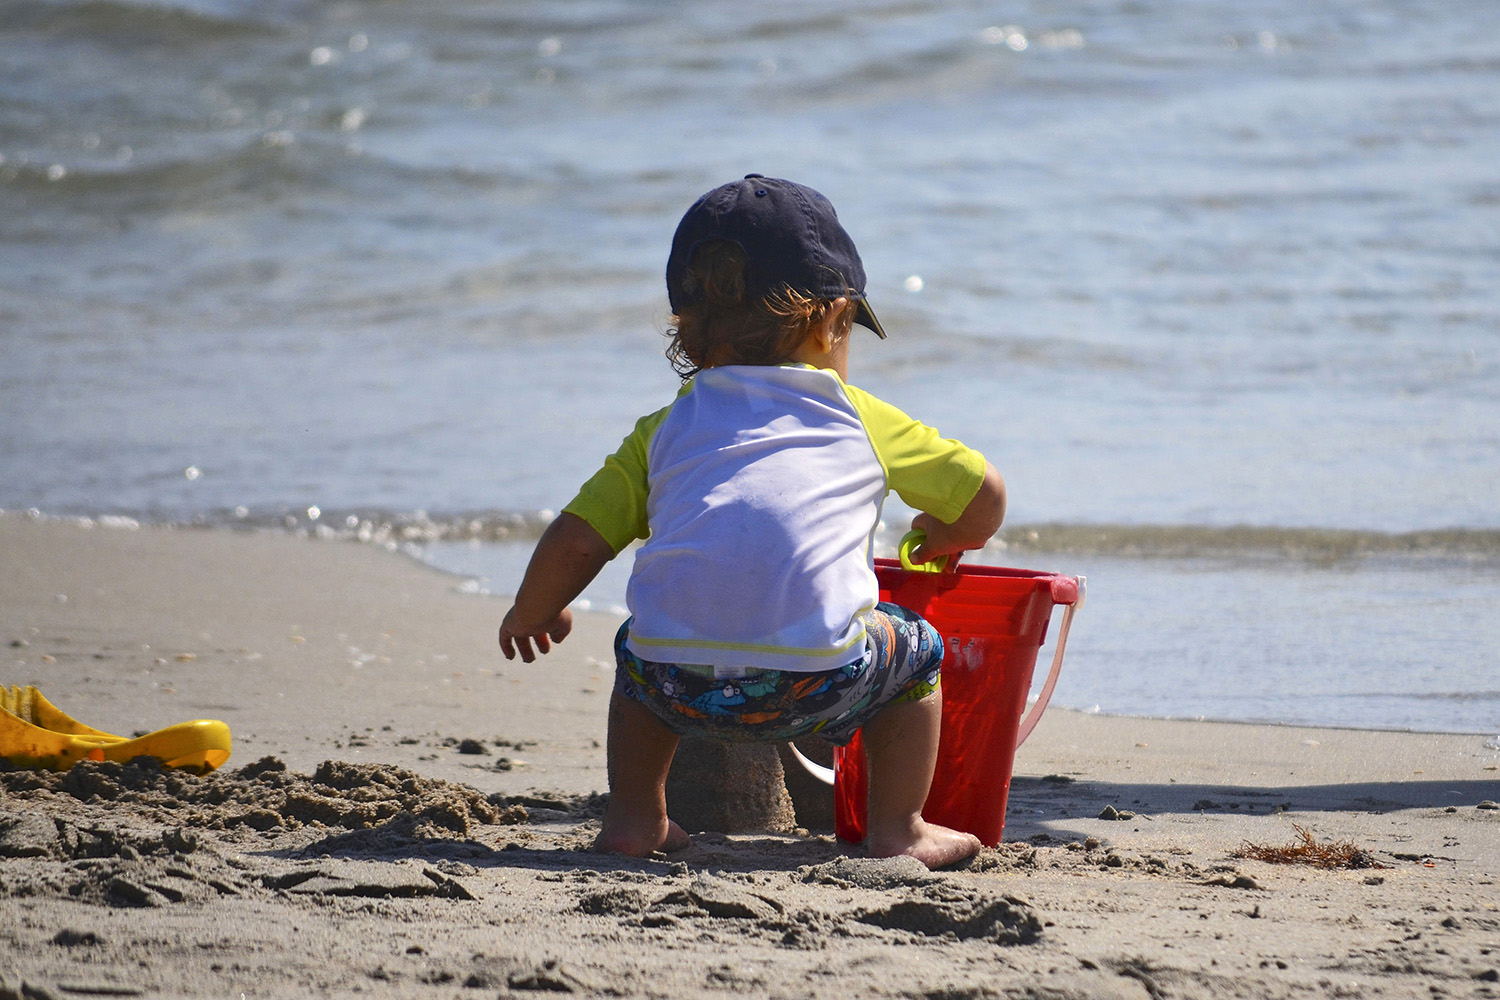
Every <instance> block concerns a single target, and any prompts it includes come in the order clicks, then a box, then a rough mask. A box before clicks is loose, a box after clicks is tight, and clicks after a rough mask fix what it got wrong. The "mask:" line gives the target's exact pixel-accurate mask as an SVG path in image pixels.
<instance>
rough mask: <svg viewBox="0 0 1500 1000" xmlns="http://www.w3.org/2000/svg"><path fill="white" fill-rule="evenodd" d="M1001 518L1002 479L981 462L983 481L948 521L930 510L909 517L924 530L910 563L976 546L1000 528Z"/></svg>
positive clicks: (990, 466) (913, 524) (1003, 491)
mask: <svg viewBox="0 0 1500 1000" xmlns="http://www.w3.org/2000/svg"><path fill="white" fill-rule="evenodd" d="M1004 520H1005V480H1003V479H1001V478H1000V473H998V472H996V471H995V467H994V466H993V465H991V464H990V463H989V462H985V463H984V481H983V482H982V483H980V484H979V492H978V493H976V494H974V499H972V500H970V501H969V505H968V506H967V507H965V508H964V510H963V513H962V514H960V515H958V519H957V520H956V521H954V522H953V523H952V524H944V523H943V522H942V521H939V520H938V519H937V518H935V517H933V516H932V515H931V514H927V513H922V514H918V515H917V516H916V517H914V518H912V521H911V526H912V527H913V528H915V529H917V530H919V531H923V532H926V534H927V539H926V541H924V542H923V543H922V544H921V545H918V546H917V547H916V548H915V549H913V550H912V553H911V561H912V562H914V563H924V562H931V561H932V560H934V559H936V558H937V557H938V556H946V555H956V554H957V553H960V552H963V551H965V550H967V549H978V548H982V547H983V546H984V543H985V542H987V541H989V540H990V537H991V536H992V535H994V534H995V532H997V531H999V530H1000V522H1001V521H1004Z"/></svg>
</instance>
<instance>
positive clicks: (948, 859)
mask: <svg viewBox="0 0 1500 1000" xmlns="http://www.w3.org/2000/svg"><path fill="white" fill-rule="evenodd" d="M983 846H984V845H983V844H981V843H980V842H979V838H978V837H976V836H974V835H973V834H972V833H963V832H961V831H959V830H950V829H949V828H948V827H946V826H938V825H937V824H936V823H928V822H926V821H925V820H923V819H920V818H919V819H918V820H917V821H916V823H915V824H913V825H912V826H911V827H910V828H909V829H908V830H906V831H905V832H903V833H901V834H899V835H895V836H889V835H888V836H883V837H877V836H876V835H875V834H873V833H872V834H871V835H870V837H869V839H868V840H866V841H865V853H867V854H868V855H869V856H870V857H872V858H894V857H897V856H899V855H903V854H905V855H909V856H910V857H913V858H916V859H917V860H918V861H920V862H922V864H924V865H926V866H927V867H928V868H946V867H948V866H949V865H953V864H957V863H958V862H960V861H962V860H964V859H965V858H971V857H973V856H974V855H976V854H978V853H979V849H980V848H981V847H983Z"/></svg>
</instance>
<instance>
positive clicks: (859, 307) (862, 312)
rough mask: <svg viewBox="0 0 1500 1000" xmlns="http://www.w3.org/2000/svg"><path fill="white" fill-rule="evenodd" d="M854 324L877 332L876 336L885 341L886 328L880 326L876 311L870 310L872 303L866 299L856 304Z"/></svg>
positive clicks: (856, 301)
mask: <svg viewBox="0 0 1500 1000" xmlns="http://www.w3.org/2000/svg"><path fill="white" fill-rule="evenodd" d="M854 322H856V323H858V324H859V325H860V326H863V327H868V328H869V329H871V330H874V331H875V336H877V337H879V338H880V339H881V340H884V339H885V327H883V326H881V325H880V320H878V319H876V318H875V310H873V309H871V308H870V303H869V302H868V301H866V300H865V299H856V300H855V303H854Z"/></svg>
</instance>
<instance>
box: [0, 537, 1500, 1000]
mask: <svg viewBox="0 0 1500 1000" xmlns="http://www.w3.org/2000/svg"><path fill="white" fill-rule="evenodd" d="M457 583H458V582H457V581H455V580H454V579H453V578H451V577H447V576H444V575H442V574H440V573H437V572H435V571H433V570H431V569H429V568H426V567H424V566H421V565H420V564H418V563H416V562H414V561H411V560H409V559H406V558H404V557H401V556H398V555H393V554H391V553H387V552H384V551H381V550H378V549H375V548H371V547H368V546H361V545H358V544H354V543H333V542H320V541H315V540H311V539H304V538H297V537H292V536H287V535H271V534H251V533H243V534H241V533H232V532H227V531H206V530H189V529H177V530H166V529H139V530H124V529H118V528H103V527H98V526H94V527H89V528H86V527H81V526H79V525H78V524H76V523H73V522H67V521H47V520H35V519H30V518H27V517H25V516H18V515H14V514H11V515H5V516H0V683H5V684H36V685H37V686H38V687H40V688H41V690H42V691H43V692H44V693H45V694H46V695H47V696H48V697H49V698H51V699H52V700H53V701H54V702H55V703H56V704H57V705H58V706H59V707H61V708H62V709H63V710H65V711H68V712H70V713H72V714H73V715H75V716H77V717H79V718H80V719H82V720H83V721H85V722H88V723H90V724H92V725H95V726H99V727H101V728H104V729H108V730H110V731H113V732H118V733H122V734H126V735H130V734H133V733H136V732H144V731H147V730H151V729H156V728H160V727H162V726H165V725H169V724H171V723H174V722H180V721H184V720H187V719H192V718H200V717H206V718H218V719H222V720H224V721H225V722H227V723H229V725H230V727H231V728H232V730H233V732H234V740H235V747H234V755H233V756H232V757H231V759H230V761H229V762H228V764H226V765H225V766H224V767H223V768H222V769H220V770H219V771H218V772H215V773H214V774H211V775H208V776H205V777H202V778H198V777H194V776H191V775H184V774H181V773H177V772H171V771H167V772H163V771H161V770H160V769H159V768H158V767H156V766H155V765H154V764H153V763H152V762H150V761H138V762H136V763H134V764H130V765H119V764H108V763H105V764H87V763H86V764H81V765H79V766H78V767H77V768H75V769H74V770H73V771H72V772H69V773H67V774H49V773H40V772H30V771H11V772H8V773H4V774H0V998H8V997H32V998H36V997H58V998H61V997H77V996H150V997H178V996H181V997H205V996H219V997H225V996H227V997H237V996H241V995H243V996H246V997H255V996H265V997H287V996H311V995H317V996H353V995H356V994H357V995H360V996H366V997H387V996H389V997H425V996H434V997H438V996H441V997H465V998H467V997H482V996H491V997H493V996H521V995H530V994H534V993H537V992H543V993H547V992H551V993H575V994H580V995H586V996H593V995H600V996H616V997H684V998H686V997H701V996H704V995H709V996H713V995H728V994H744V995H748V996H757V997H760V996H764V997H788V998H790V997H810V998H811V997H816V998H819V1000H827V998H834V997H865V996H875V997H913V998H917V997H921V998H933V1000H938V998H942V1000H957V998H975V997H1080V998H1081V997H1152V998H1159V997H1231V996H1232V997H1309V996H1313V997H1320V996H1392V997H1417V996H1421V997H1432V996H1460V997H1469V996H1474V997H1489V996H1497V995H1500V886H1497V880H1500V809H1496V808H1495V801H1496V800H1500V771H1497V767H1500V752H1497V751H1495V750H1493V749H1487V748H1486V747H1485V745H1484V744H1485V737H1484V736H1475V735H1431V734H1413V733H1398V732H1364V731H1354V730H1319V729H1304V728H1293V727H1281V726H1255V725H1238V724H1215V723H1202V722H1177V721H1161V720H1146V719H1130V718H1110V717H1101V716H1095V715H1088V714H1082V713H1076V712H1067V711H1060V710H1056V709H1052V710H1049V711H1048V712H1047V714H1046V716H1045V717H1044V719H1043V721H1042V723H1041V725H1040V726H1039V727H1038V728H1037V730H1036V732H1035V733H1034V734H1033V736H1032V738H1031V739H1030V740H1029V741H1028V742H1027V744H1026V745H1025V746H1024V747H1023V748H1022V749H1021V751H1020V753H1019V755H1018V758H1017V765H1016V770H1017V773H1016V778H1015V781H1014V784H1013V787H1012V792H1011V803H1010V811H1009V814H1008V818H1007V827H1006V841H1005V842H1004V843H1003V844H1002V845H1001V846H1000V847H999V848H995V849H989V850H986V851H985V852H984V853H983V854H982V855H981V856H980V857H979V858H978V859H976V860H975V861H974V863H972V864H971V865H969V866H968V867H967V868H964V869H962V870H958V871H950V872H941V873H929V872H927V871H926V870H925V869H923V868H922V867H921V866H920V865H918V864H916V863H914V862H905V861H873V860H869V859H864V858H861V857H859V854H858V850H857V849H856V848H853V847H851V846H850V845H847V844H841V843H839V842H838V841H837V840H835V839H834V838H833V837H832V835H831V834H830V833H828V832H824V831H821V830H816V829H814V830H810V831H809V830H797V831H792V832H783V833H776V834H771V833H748V834H734V835H727V834H699V835H697V836H696V837H695V842H694V845H693V846H692V847H691V848H690V849H688V850H687V851H684V852H682V853H679V854H674V855H671V856H662V857H657V858H650V859H645V860H629V859H622V858H613V857H605V856H600V855H595V854H591V853H589V852H588V851H587V850H586V847H587V844H588V843H589V841H590V839H591V837H592V834H593V832H594V831H595V830H597V824H598V815H599V812H600V807H601V793H602V792H603V791H604V790H605V777H604V760H603V751H602V749H601V746H600V744H601V743H602V741H603V738H604V718H605V705H606V702H607V699H608V689H609V680H610V664H609V662H608V661H609V637H610V636H611V635H612V633H613V631H614V629H615V628H616V627H617V626H618V624H619V622H618V620H617V619H613V618H610V617H608V616H601V615H582V616H580V620H579V624H578V628H577V630H576V631H575V633H574V635H573V636H572V637H571V638H569V639H568V641H567V642H566V643H565V644H563V645H562V646H561V647H560V648H559V649H558V650H557V651H556V652H555V653H554V654H553V655H552V656H551V657H549V658H547V659H545V660H544V661H542V662H540V663H538V664H535V665H531V666H526V665H523V664H520V663H519V662H517V663H508V662H506V661H505V660H503V659H502V658H501V657H500V655H499V652H498V650H497V649H496V647H495V640H494V634H495V628H496V626H497V625H498V623H499V619H500V616H501V614H502V613H503V611H504V604H503V602H502V601H501V600H499V599H495V598H488V597H483V596H478V595H474V594H468V593H463V592H461V591H460V590H459V588H458V586H457ZM1091 599H1092V600H1107V599H1108V596H1107V595H1099V594H1095V595H1093V597H1092V598H1091ZM1087 627H1088V618H1087V611H1086V610H1085V612H1084V613H1083V614H1081V615H1080V617H1079V619H1078V623H1077V625H1076V628H1078V629H1085V628H1087ZM1308 667H1309V669H1313V668H1314V667H1315V665H1314V664H1309V665H1308ZM1065 669H1066V668H1065ZM1299 831H1305V833H1306V835H1307V836H1310V837H1312V838H1313V839H1314V840H1315V841H1316V842H1317V843H1319V844H1325V845H1326V844H1337V843H1343V844H1346V845H1347V846H1348V847H1350V848H1351V853H1352V858H1351V859H1350V861H1351V863H1352V864H1355V865H1358V866H1359V867H1339V868H1332V869H1323V868H1318V867H1313V866H1311V865H1307V864H1273V863H1270V862H1268V861H1263V860H1252V859H1251V858H1249V857H1246V856H1244V855H1245V848H1246V846H1247V845H1271V846H1291V845H1295V844H1297V843H1298V838H1299V837H1300V836H1302V834H1301V833H1299Z"/></svg>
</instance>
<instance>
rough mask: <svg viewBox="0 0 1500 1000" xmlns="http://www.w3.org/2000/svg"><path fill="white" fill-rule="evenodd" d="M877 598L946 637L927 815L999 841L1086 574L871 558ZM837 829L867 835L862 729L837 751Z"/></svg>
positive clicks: (854, 836) (842, 834) (843, 835)
mask: <svg viewBox="0 0 1500 1000" xmlns="http://www.w3.org/2000/svg"><path fill="white" fill-rule="evenodd" d="M875 575H876V576H877V577H878V578H879V580H880V599H881V600H882V601H892V602H894V603H896V604H900V605H902V606H903V607H907V608H910V609H911V610H913V611H915V612H917V614H919V615H921V616H922V617H923V618H925V619H927V620H928V621H929V622H931V623H932V625H933V626H934V627H935V628H936V629H937V630H938V633H939V634H940V635H942V637H943V646H944V650H943V686H942V692H943V727H942V736H941V739H940V740H939V743H938V757H937V770H936V773H935V774H934V776H933V780H932V791H931V792H929V793H928V796H927V804H926V806H925V807H924V808H923V809H922V816H923V817H924V818H925V819H927V820H929V821H931V822H934V823H940V824H942V825H943V826H948V827H952V828H954V829H956V830H965V831H968V832H969V833H972V834H974V835H975V836H977V837H978V838H979V839H980V840H981V841H983V842H984V843H986V844H988V845H990V846H994V845H995V844H998V843H999V842H1000V835H1001V833H1002V832H1003V831H1004V829H1005V804H1006V800H1007V798H1008V797H1009V795H1010V779H1011V769H1012V767H1013V766H1014V765H1015V759H1016V748H1017V747H1019V746H1020V745H1021V743H1022V742H1023V741H1024V740H1025V739H1026V737H1027V736H1029V735H1031V730H1032V729H1033V728H1034V727H1035V726H1036V724H1037V721H1038V720H1039V719H1040V718H1041V714H1042V711H1043V709H1045V708H1046V707H1047V701H1048V699H1049V698H1051V696H1052V688H1053V686H1054V685H1055V684H1056V683H1057V672H1058V670H1059V669H1060V668H1061V667H1062V656H1063V649H1064V647H1065V645H1066V644H1067V632H1068V627H1069V626H1070V625H1071V624H1072V614H1073V611H1074V610H1075V608H1076V607H1077V606H1078V605H1079V604H1080V603H1081V597H1082V592H1083V579H1082V578H1081V577H1074V576H1062V575H1061V574H1057V573H1039V572H1035V571H1033V570H1025V569H1002V568H999V567H994V566H966V565H959V566H958V567H957V568H956V569H955V570H954V571H952V572H942V573H934V572H931V571H921V570H915V571H914V570H908V569H903V568H902V566H901V564H900V563H899V562H897V561H896V560H893V559H877V560H875ZM1056 605H1065V606H1067V609H1068V610H1067V611H1066V612H1065V614H1064V616H1063V625H1062V628H1061V631H1060V634H1059V636H1058V640H1057V650H1056V653H1055V655H1054V657H1053V662H1052V671H1051V673H1050V675H1049V676H1048V679H1047V683H1046V685H1045V686H1044V687H1043V689H1042V692H1041V694H1040V696H1039V697H1038V698H1037V702H1036V704H1035V705H1034V706H1032V709H1031V712H1030V714H1029V715H1025V717H1024V718H1023V714H1024V713H1025V710H1026V695H1027V694H1028V693H1029V692H1030V690H1031V675H1032V671H1033V670H1034V669H1035V667H1036V657H1037V652H1038V650H1040V649H1041V646H1042V643H1043V641H1044V640H1045V639H1046V637H1047V624H1048V622H1049V621H1051V618H1052V609H1053V607H1054V606H1056ZM834 769H835V779H834V830H835V832H836V833H837V834H838V836H839V838H840V839H841V840H846V841H850V842H852V843H859V842H861V841H863V840H864V839H865V798H866V794H867V790H868V779H867V776H866V774H865V754H864V747H863V745H862V744H861V741H860V737H859V735H858V734H856V735H855V737H854V740H853V741H852V742H851V743H850V744H849V745H848V746H846V747H840V748H838V749H836V750H835V752H834Z"/></svg>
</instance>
